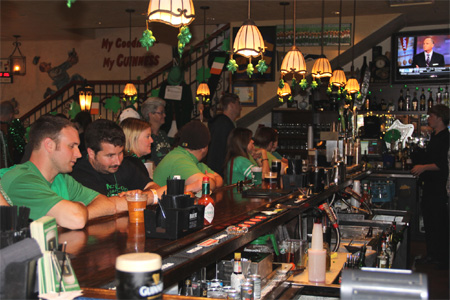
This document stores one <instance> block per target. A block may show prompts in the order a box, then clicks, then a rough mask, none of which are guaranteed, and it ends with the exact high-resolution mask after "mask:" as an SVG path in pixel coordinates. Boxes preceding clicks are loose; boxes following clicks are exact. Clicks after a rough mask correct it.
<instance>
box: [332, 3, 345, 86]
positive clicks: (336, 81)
mask: <svg viewBox="0 0 450 300" xmlns="http://www.w3.org/2000/svg"><path fill="white" fill-rule="evenodd" d="M341 26H342V0H340V2H339V42H338V56H337V60H338V67H337V68H336V70H334V72H333V75H332V76H331V78H330V83H331V84H332V85H334V86H337V87H344V86H345V85H346V84H347V78H346V77H345V73H344V70H342V68H341V67H340V66H339V56H340V55H341Z"/></svg>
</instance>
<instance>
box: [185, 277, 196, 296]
mask: <svg viewBox="0 0 450 300" xmlns="http://www.w3.org/2000/svg"><path fill="white" fill-rule="evenodd" d="M184 296H194V292H193V290H192V284H191V280H190V279H189V278H188V279H186V281H185V287H184Z"/></svg>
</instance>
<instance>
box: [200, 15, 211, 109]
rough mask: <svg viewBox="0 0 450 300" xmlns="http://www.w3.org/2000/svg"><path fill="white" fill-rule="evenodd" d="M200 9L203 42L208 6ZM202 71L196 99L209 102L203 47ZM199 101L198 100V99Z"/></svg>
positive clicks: (203, 50) (203, 48)
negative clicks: (201, 79)
mask: <svg viewBox="0 0 450 300" xmlns="http://www.w3.org/2000/svg"><path fill="white" fill-rule="evenodd" d="M200 9H203V41H205V39H206V10H207V9H209V6H201V7H200ZM202 66H203V68H202V70H203V82H202V83H200V85H199V86H198V88H197V97H202V98H203V100H204V102H209V95H210V94H211V92H210V90H209V86H208V84H207V83H206V79H205V47H202ZM199 100H200V99H199Z"/></svg>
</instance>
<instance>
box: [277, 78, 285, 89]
mask: <svg viewBox="0 0 450 300" xmlns="http://www.w3.org/2000/svg"><path fill="white" fill-rule="evenodd" d="M278 87H279V88H280V89H282V88H284V80H283V79H280V82H279V83H278Z"/></svg>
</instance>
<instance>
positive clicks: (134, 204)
mask: <svg viewBox="0 0 450 300" xmlns="http://www.w3.org/2000/svg"><path fill="white" fill-rule="evenodd" d="M126 197H127V203H128V220H129V222H130V223H142V222H144V210H145V207H146V206H147V195H146V194H133V195H127V196H126Z"/></svg>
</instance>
